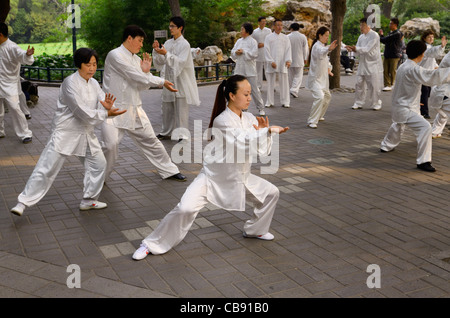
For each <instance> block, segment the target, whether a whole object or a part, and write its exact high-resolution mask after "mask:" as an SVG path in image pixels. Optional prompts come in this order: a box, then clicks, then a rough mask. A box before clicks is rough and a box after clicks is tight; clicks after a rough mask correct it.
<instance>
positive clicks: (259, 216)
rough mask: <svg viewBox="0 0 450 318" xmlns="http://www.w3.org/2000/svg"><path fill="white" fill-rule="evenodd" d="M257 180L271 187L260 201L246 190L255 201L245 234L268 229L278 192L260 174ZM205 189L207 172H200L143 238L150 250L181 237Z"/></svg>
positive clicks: (165, 246) (157, 250) (162, 249)
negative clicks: (173, 206)
mask: <svg viewBox="0 0 450 318" xmlns="http://www.w3.org/2000/svg"><path fill="white" fill-rule="evenodd" d="M260 182H262V183H264V186H266V187H270V189H271V191H270V194H269V195H268V196H267V197H266V199H265V201H264V202H263V203H262V204H261V203H260V202H259V201H258V200H257V199H256V198H255V197H254V196H253V195H251V194H247V199H249V200H250V201H251V202H253V203H254V204H255V209H254V211H253V216H252V217H251V219H250V220H248V221H246V222H245V224H244V232H245V233H246V234H248V235H264V234H266V233H268V232H269V227H270V223H271V221H272V217H273V213H274V212H275V207H276V204H277V202H278V198H279V195H280V193H279V190H278V188H277V187H275V186H274V185H273V184H271V183H270V182H268V181H266V180H264V179H262V178H261V180H260ZM206 193H207V183H206V175H205V174H204V173H202V172H201V173H200V174H199V175H198V176H197V177H196V178H195V179H194V181H192V183H191V184H190V185H189V187H188V188H187V189H186V192H185V193H184V195H183V196H182V198H181V201H180V203H178V205H177V206H176V207H175V208H174V209H173V210H172V211H170V213H168V214H167V215H166V216H165V217H164V219H162V221H161V223H159V225H158V226H157V228H156V229H155V230H154V231H153V232H152V233H151V234H150V235H149V236H147V237H146V238H145V239H144V240H143V241H142V243H143V244H144V245H145V246H147V248H148V249H149V250H150V252H151V253H152V254H155V255H158V254H164V253H166V252H167V251H169V250H170V249H171V248H173V247H174V246H176V245H177V244H178V243H180V242H181V241H182V240H183V238H184V237H185V236H186V234H187V233H188V231H189V229H190V228H191V226H192V224H193V223H194V220H195V218H196V216H197V214H198V213H199V211H200V210H201V209H202V208H204V207H205V206H206V204H207V203H208V200H207V198H206ZM232 199H233V198H230V200H232Z"/></svg>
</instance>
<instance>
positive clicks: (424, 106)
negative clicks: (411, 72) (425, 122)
mask: <svg viewBox="0 0 450 318" xmlns="http://www.w3.org/2000/svg"><path fill="white" fill-rule="evenodd" d="M421 92H422V94H421V95H420V114H421V115H422V116H426V117H429V116H430V115H429V114H428V98H429V97H430V93H431V87H430V86H425V85H422V88H421Z"/></svg>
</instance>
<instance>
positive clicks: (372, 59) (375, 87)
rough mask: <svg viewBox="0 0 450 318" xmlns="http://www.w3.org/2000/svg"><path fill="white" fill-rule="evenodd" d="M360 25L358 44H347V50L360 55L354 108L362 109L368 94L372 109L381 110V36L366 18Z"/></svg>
mask: <svg viewBox="0 0 450 318" xmlns="http://www.w3.org/2000/svg"><path fill="white" fill-rule="evenodd" d="M359 26H360V30H361V33H362V34H361V35H360V36H359V38H358V41H357V42H356V46H349V45H347V50H349V51H350V50H351V51H353V52H355V53H356V55H357V56H359V66H358V71H357V72H356V85H355V102H354V104H353V106H352V109H361V108H362V107H363V106H364V104H365V102H366V96H368V101H369V102H370V104H371V105H372V109H373V110H380V109H381V106H382V103H381V99H380V94H381V88H382V85H383V61H382V59H381V51H380V36H379V35H378V33H376V32H375V31H373V30H372V29H371V28H370V26H369V25H368V24H367V19H366V18H362V19H361V20H360V24H359ZM366 88H367V91H366Z"/></svg>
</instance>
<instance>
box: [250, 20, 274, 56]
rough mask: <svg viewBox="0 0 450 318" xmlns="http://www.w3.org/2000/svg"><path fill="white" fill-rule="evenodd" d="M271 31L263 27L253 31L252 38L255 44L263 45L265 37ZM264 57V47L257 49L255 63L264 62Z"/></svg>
mask: <svg viewBox="0 0 450 318" xmlns="http://www.w3.org/2000/svg"><path fill="white" fill-rule="evenodd" d="M271 33H272V31H271V30H270V29H269V28H266V27H264V28H263V29H262V30H261V28H256V29H255V30H253V33H252V37H253V38H254V39H255V40H256V42H257V44H259V43H264V41H265V40H266V36H268V35H269V34H271ZM265 60H266V56H265V53H264V47H261V48H258V57H257V58H256V61H257V62H265Z"/></svg>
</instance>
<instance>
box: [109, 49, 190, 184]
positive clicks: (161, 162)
mask: <svg viewBox="0 0 450 318" xmlns="http://www.w3.org/2000/svg"><path fill="white" fill-rule="evenodd" d="M189 52H190V51H189ZM140 65H141V59H140V58H139V57H138V56H137V55H136V54H132V53H131V52H130V51H128V50H127V49H126V48H125V47H124V46H123V44H122V45H121V46H120V47H118V48H116V49H114V50H112V51H111V52H109V53H108V55H107V56H106V60H105V72H104V77H103V90H104V91H105V92H108V93H111V94H113V95H114V97H115V98H116V102H115V103H114V105H115V107H117V108H120V109H126V110H127V112H126V113H124V114H122V115H120V116H116V117H114V118H108V119H107V120H105V122H104V123H103V125H102V139H103V151H104V153H105V158H106V162H107V166H106V177H108V176H109V175H110V173H111V172H112V170H113V167H114V164H115V162H116V160H117V157H118V154H119V143H120V141H121V140H122V138H123V136H124V134H125V132H127V133H128V135H129V136H130V137H131V138H132V139H133V141H134V143H135V144H136V145H137V146H138V147H139V148H140V149H141V150H142V151H143V152H144V154H145V156H146V158H147V159H148V160H149V161H150V162H151V163H152V164H153V165H154V166H155V167H156V169H157V171H158V173H159V175H160V176H161V177H162V178H163V179H166V178H168V177H171V176H173V175H175V174H177V173H179V172H180V171H179V170H178V168H177V166H176V165H175V164H174V163H173V162H172V160H171V159H170V157H169V155H168V154H167V151H166V149H165V148H164V146H163V144H162V143H161V141H159V139H158V138H156V135H155V132H154V131H153V127H152V125H151V123H150V120H149V119H148V117H147V114H146V113H145V111H144V109H143V108H142V100H141V96H140V91H141V90H146V89H149V88H150V87H152V86H161V85H163V84H164V79H162V78H159V77H156V76H153V75H152V74H151V73H150V72H148V73H144V72H143V71H142V69H141V66H140Z"/></svg>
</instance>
